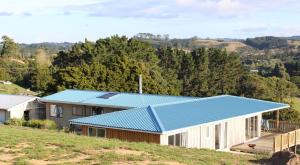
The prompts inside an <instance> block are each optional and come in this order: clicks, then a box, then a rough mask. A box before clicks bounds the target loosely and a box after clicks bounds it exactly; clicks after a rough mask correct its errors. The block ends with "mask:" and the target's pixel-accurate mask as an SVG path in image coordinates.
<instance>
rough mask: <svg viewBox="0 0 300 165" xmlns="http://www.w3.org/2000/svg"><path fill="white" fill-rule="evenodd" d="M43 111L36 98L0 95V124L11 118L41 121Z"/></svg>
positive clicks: (42, 106)
mask: <svg viewBox="0 0 300 165" xmlns="http://www.w3.org/2000/svg"><path fill="white" fill-rule="evenodd" d="M44 110H45V108H44V105H43V104H41V103H40V102H39V101H38V100H37V97H33V96H22V95H8V94H0V123H3V122H5V121H6V120H8V119H11V118H24V119H26V120H29V119H43V115H44Z"/></svg>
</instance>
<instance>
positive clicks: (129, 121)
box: [70, 107, 161, 132]
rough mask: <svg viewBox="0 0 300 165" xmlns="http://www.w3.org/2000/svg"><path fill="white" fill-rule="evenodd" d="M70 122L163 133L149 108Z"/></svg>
mask: <svg viewBox="0 0 300 165" xmlns="http://www.w3.org/2000/svg"><path fill="white" fill-rule="evenodd" d="M70 122H71V123H81V124H88V125H98V126H102V127H110V128H111V127H113V128H121V129H130V130H140V131H148V132H161V129H160V127H159V125H158V124H157V122H156V121H155V118H154V117H153V114H152V112H151V109H150V108H149V107H144V108H135V109H131V110H124V111H118V112H113V113H107V114H102V115H96V116H90V117H84V118H78V119H73V120H70Z"/></svg>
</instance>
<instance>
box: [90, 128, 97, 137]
mask: <svg viewBox="0 0 300 165" xmlns="http://www.w3.org/2000/svg"><path fill="white" fill-rule="evenodd" d="M89 136H96V128H93V127H89Z"/></svg>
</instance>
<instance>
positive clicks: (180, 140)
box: [168, 132, 187, 147]
mask: <svg viewBox="0 0 300 165" xmlns="http://www.w3.org/2000/svg"><path fill="white" fill-rule="evenodd" d="M168 144H169V145H171V146H179V147H186V146H187V132H183V133H178V134H175V135H170V136H169V137H168Z"/></svg>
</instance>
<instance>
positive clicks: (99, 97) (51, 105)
mask: <svg viewBox="0 0 300 165" xmlns="http://www.w3.org/2000/svg"><path fill="white" fill-rule="evenodd" d="M194 99H197V98H196V97H183V96H167V95H153V94H139V93H125V92H104V91H93V90H70V89H68V90H64V91H62V92H58V93H55V94H53V95H49V96H46V97H43V98H41V99H39V100H40V101H42V102H44V103H45V104H46V118H47V119H49V120H53V121H55V122H56V124H57V125H58V126H60V127H68V126H69V125H70V123H69V120H71V119H76V118H82V117H86V116H93V115H100V114H105V113H110V112H116V111H122V110H127V109H132V108H139V107H146V106H149V105H157V104H165V103H174V102H180V101H187V100H194Z"/></svg>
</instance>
